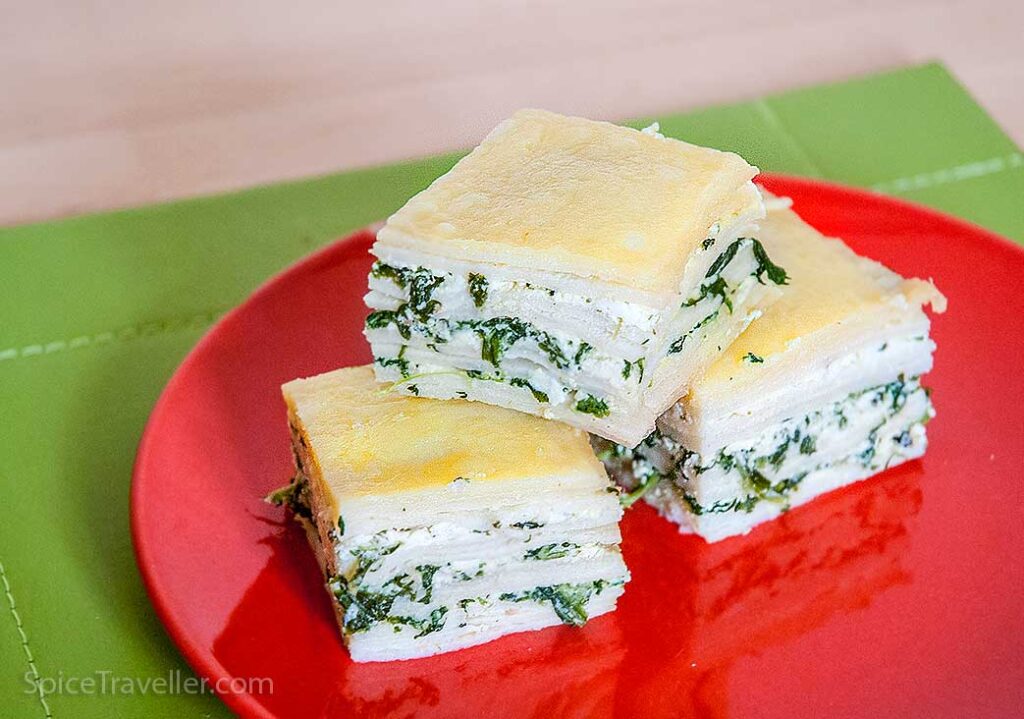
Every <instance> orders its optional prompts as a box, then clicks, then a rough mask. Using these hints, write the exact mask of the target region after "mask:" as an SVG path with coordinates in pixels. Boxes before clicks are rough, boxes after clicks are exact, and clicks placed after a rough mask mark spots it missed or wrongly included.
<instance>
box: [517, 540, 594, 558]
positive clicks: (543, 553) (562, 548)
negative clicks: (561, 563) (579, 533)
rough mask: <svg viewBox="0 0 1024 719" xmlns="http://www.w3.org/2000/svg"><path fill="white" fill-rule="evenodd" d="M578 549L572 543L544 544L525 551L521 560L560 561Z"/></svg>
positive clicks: (576, 545) (577, 546)
mask: <svg viewBox="0 0 1024 719" xmlns="http://www.w3.org/2000/svg"><path fill="white" fill-rule="evenodd" d="M579 548H580V545H578V544H573V543H572V542H559V543H555V544H545V545H543V546H540V547H535V548H534V549H531V550H529V551H527V552H526V554H524V555H523V559H539V560H545V559H561V558H562V557H568V556H569V555H570V554H572V553H573V552H574V551H576V550H577V549H579Z"/></svg>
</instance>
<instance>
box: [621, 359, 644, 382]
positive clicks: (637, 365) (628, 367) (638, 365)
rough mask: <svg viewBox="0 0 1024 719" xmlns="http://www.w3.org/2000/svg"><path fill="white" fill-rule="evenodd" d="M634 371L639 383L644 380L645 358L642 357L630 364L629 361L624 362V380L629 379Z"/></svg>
mask: <svg viewBox="0 0 1024 719" xmlns="http://www.w3.org/2000/svg"><path fill="white" fill-rule="evenodd" d="M634 369H635V370H636V381H637V382H639V381H640V380H642V379H643V378H644V358H643V357H641V358H640V359H638V360H634V361H633V362H630V361H629V360H622V379H629V378H630V376H631V375H632V374H633V371H634Z"/></svg>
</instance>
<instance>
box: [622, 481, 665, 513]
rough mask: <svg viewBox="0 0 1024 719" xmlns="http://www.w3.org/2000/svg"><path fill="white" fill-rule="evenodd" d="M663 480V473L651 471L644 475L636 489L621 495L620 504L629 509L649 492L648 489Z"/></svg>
mask: <svg viewBox="0 0 1024 719" xmlns="http://www.w3.org/2000/svg"><path fill="white" fill-rule="evenodd" d="M661 480H662V475H661V473H660V472H650V473H649V474H646V475H644V476H643V477H642V478H641V479H640V484H639V485H638V486H637V487H636V489H634V490H632V491H631V492H627V493H625V494H622V495H620V496H619V504H621V505H622V506H623V507H625V508H627V509H628V508H629V507H632V506H633V505H634V504H635V503H636V501H637V500H638V499H640V498H641V497H643V496H644V495H645V494H647V491H648V490H650V489H653V488H654V487H656V486H657V485H658V482H660V481H661Z"/></svg>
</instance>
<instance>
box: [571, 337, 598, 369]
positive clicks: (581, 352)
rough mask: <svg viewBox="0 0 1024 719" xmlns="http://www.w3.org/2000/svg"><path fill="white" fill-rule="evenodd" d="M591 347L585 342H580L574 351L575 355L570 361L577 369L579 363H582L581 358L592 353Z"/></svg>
mask: <svg viewBox="0 0 1024 719" xmlns="http://www.w3.org/2000/svg"><path fill="white" fill-rule="evenodd" d="M593 349H594V348H593V347H592V346H590V344H589V343H587V342H580V347H579V349H577V350H576V355H575V356H574V357H573V358H572V361H573V362H575V363H576V366H577V367H579V366H580V363H581V362H583V358H584V357H586V356H587V355H588V354H590V353H591V352H592V351H593Z"/></svg>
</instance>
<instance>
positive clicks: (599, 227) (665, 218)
mask: <svg viewBox="0 0 1024 719" xmlns="http://www.w3.org/2000/svg"><path fill="white" fill-rule="evenodd" d="M756 173H757V168H755V167H752V166H751V165H749V164H748V163H747V162H745V161H744V160H743V159H742V158H740V157H739V156H737V155H735V154H732V153H728V152H720V151H718V150H713V149H708V148H704V147H697V146H695V145H690V144H687V143H684V142H680V141H678V140H673V139H668V138H665V137H663V136H661V135H660V134H658V133H657V131H656V130H654V129H649V130H646V131H642V132H641V131H637V130H633V129H629V128H625V127H619V126H616V125H612V124H609V123H605V122H594V121H590V120H584V119H580V118H574V117H563V116H560V115H556V114H553V113H549V112H544V111H540V110H523V111H520V112H518V113H516V114H515V115H514V116H513V117H512V118H510V119H508V120H506V121H505V122H503V123H501V124H500V125H499V126H498V127H497V128H495V129H494V130H493V131H492V132H491V133H490V135H488V136H487V138H486V139H485V140H484V141H483V142H482V143H481V144H480V145H479V146H478V147H477V148H476V149H475V150H473V151H472V152H471V153H470V154H469V155H467V156H466V157H465V158H463V159H462V160H461V161H460V162H458V163H457V164H456V165H455V167H454V168H453V169H452V170H451V171H450V172H448V173H447V174H445V175H443V176H442V177H440V178H438V179H437V180H435V181H434V183H433V184H431V185H430V186H429V187H428V188H427V189H425V190H424V191H423V192H421V193H420V194H418V195H416V196H415V197H413V198H412V199H411V200H409V201H408V203H407V204H406V205H405V206H404V207H402V208H401V209H400V210H398V212H396V213H395V214H394V215H392V216H391V217H390V218H389V219H388V220H387V223H386V224H385V225H384V227H383V228H382V229H381V230H380V231H379V233H378V234H377V241H376V243H375V244H374V246H373V250H372V251H373V254H374V255H375V256H376V258H377V262H376V263H375V264H374V266H373V270H372V272H371V276H370V292H369V294H368V295H367V296H366V303H367V304H368V305H369V307H370V310H371V313H370V315H369V317H368V318H367V320H366V330H365V332H366V337H367V339H368V340H369V342H370V344H371V346H372V349H373V355H374V368H375V371H376V374H377V378H378V379H379V380H380V381H382V382H391V383H394V387H395V391H397V392H401V393H404V394H412V395H419V396H424V397H435V398H440V399H452V398H462V399H469V400H477V401H480V402H486V403H489V404H494V405H499V406H502V407H507V408H511V409H515V410H518V411H520V412H527V413H530V414H536V415H540V416H543V417H546V418H550V419H556V420H559V421H562V422H565V423H568V424H570V425H573V426H575V427H579V428H582V429H586V430H588V431H590V432H593V433H595V434H597V435H600V436H602V437H606V438H608V439H611V440H614V441H616V442H619V443H621V444H624V445H627V446H633V445H635V444H636V443H637V442H639V441H640V440H642V439H643V438H644V437H646V436H647V435H648V434H649V433H650V432H651V431H652V430H653V429H654V424H655V420H656V418H657V417H658V416H659V415H660V414H661V413H662V412H664V411H665V410H667V409H668V408H669V407H670V406H671V405H672V404H673V403H674V402H675V401H676V400H677V399H678V398H679V397H680V396H682V395H683V394H684V392H685V391H686V388H687V386H688V384H689V382H690V381H691V380H692V379H693V378H694V377H697V376H700V375H701V374H703V372H704V371H705V370H706V369H707V368H708V367H709V366H710V364H711V363H712V362H713V361H714V360H715V359H716V358H717V357H718V356H719V355H720V354H721V353H722V351H723V350H724V349H725V348H726V347H728V346H729V344H730V343H731V342H732V340H733V339H734V338H735V337H736V336H737V335H738V334H739V332H740V331H741V330H742V329H743V328H744V327H745V326H746V324H747V323H749V322H750V320H751V319H752V318H753V317H754V316H755V315H756V313H757V312H758V311H759V308H761V307H763V306H765V305H767V304H768V303H769V302H770V301H771V300H772V299H773V298H774V297H775V295H776V294H777V286H778V285H780V284H782V283H784V282H785V279H786V274H785V271H784V270H783V269H782V267H779V266H778V265H776V264H775V263H774V262H773V261H772V258H770V256H769V255H770V252H767V251H766V249H765V246H764V245H763V244H762V243H761V242H759V241H758V239H757V233H756V222H757V221H758V220H759V219H760V218H761V217H762V216H763V214H764V205H763V202H762V200H761V196H760V194H759V193H758V191H757V189H756V188H755V187H754V185H753V183H752V181H751V180H752V178H753V177H754V176H755V175H756Z"/></svg>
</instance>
